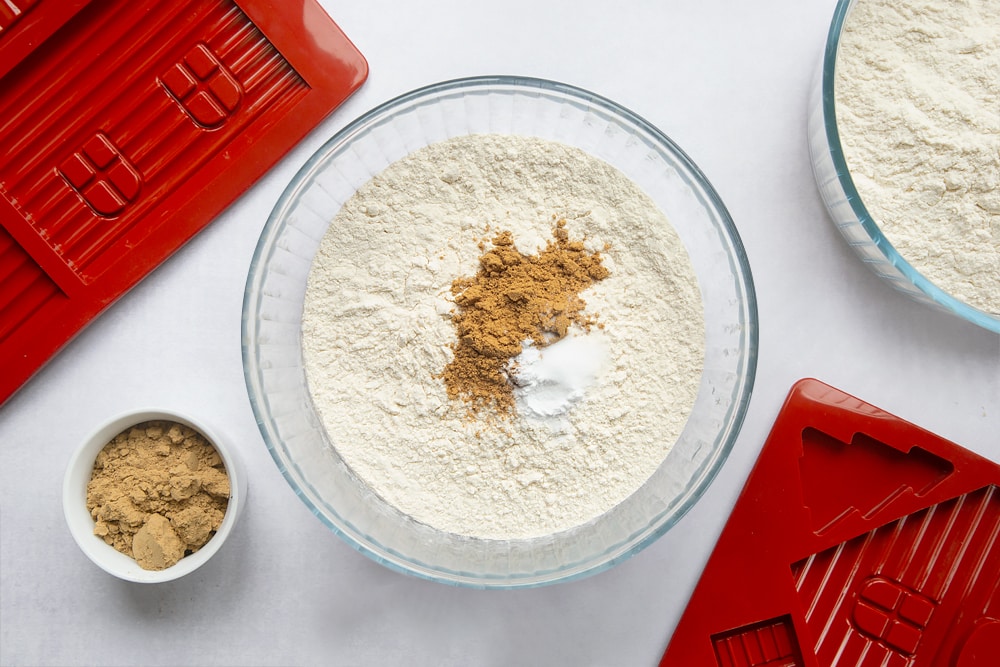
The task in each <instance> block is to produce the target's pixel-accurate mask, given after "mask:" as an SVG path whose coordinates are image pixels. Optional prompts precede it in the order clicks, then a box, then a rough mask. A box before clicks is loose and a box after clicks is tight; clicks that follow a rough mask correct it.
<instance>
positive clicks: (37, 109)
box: [0, 0, 368, 403]
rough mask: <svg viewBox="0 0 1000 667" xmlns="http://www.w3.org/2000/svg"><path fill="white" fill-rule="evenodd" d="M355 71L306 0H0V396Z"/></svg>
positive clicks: (180, 237) (360, 72) (319, 114)
mask: <svg viewBox="0 0 1000 667" xmlns="http://www.w3.org/2000/svg"><path fill="white" fill-rule="evenodd" d="M303 36H308V38H305V37H303ZM367 73H368V67H367V64H366V62H365V60H364V58H363V57H362V55H361V54H360V53H359V52H358V50H357V49H356V48H355V47H354V46H353V45H352V44H351V43H350V41H349V40H348V39H347V37H346V36H345V35H344V34H343V33H342V32H341V31H340V29H339V28H338V27H337V25H336V24H335V23H334V22H333V21H332V20H331V19H330V17H329V16H327V15H326V13H325V12H324V11H323V10H322V8H320V7H319V5H318V4H317V3H316V1H315V0H289V1H288V2H282V3H274V2H270V1H269V0H181V1H179V2H173V3H163V2H156V1H154V0H111V1H108V2H94V3H90V2H89V0H35V1H34V2H28V1H26V0H7V2H6V3H4V2H0V155H2V156H3V158H2V159H0V278H2V280H0V369H3V372H2V373H0V403H2V402H4V401H5V400H6V399H7V398H8V397H9V396H10V395H11V394H12V393H13V392H14V391H16V390H17V388H18V387H20V386H21V384H23V383H24V382H25V381H26V380H27V379H28V377H30V376H31V375H32V374H33V373H34V372H35V371H36V370H38V368H39V367H40V366H41V365H42V364H44V363H45V362H46V360H48V359H49V358H50V357H51V356H52V355H53V354H55V353H56V351H58V350H59V349H60V348H61V347H62V346H63V345H64V344H65V343H66V342H68V341H69V340H70V339H71V338H72V337H73V336H74V335H75V334H76V333H77V332H78V331H79V330H80V329H81V328H83V327H84V326H85V325H86V324H87V323H88V322H90V321H91V320H92V319H93V318H94V317H96V316H97V315H98V314H99V313H100V312H101V311H102V310H103V309H104V308H106V307H107V306H108V305H109V304H111V303H112V302H113V301H115V300H116V299H117V298H118V297H120V296H121V295H122V294H123V293H125V292H126V291H127V290H128V289H130V288H131V287H132V286H134V285H135V284H136V283H137V282H138V281H139V280H141V279H142V278H143V277H144V276H145V275H146V274H148V273H149V272H150V271H151V270H152V269H153V268H154V267H155V266H156V265H158V264H159V263H160V262H162V261H163V260H164V259H166V258H167V257H168V256H169V255H170V254H172V253H173V252H174V251H176V250H177V249H178V248H179V247H180V246H181V245H183V244H184V243H185V242H186V241H187V240H189V239H190V238H191V237H192V236H194V235H195V234H196V233H198V232H199V231H200V230H201V229H203V228H204V227H205V226H206V225H207V224H208V223H209V222H210V221H211V220H212V219H213V218H214V217H215V216H216V215H217V214H218V213H220V212H221V211H222V210H223V209H224V208H225V207H226V206H228V205H229V204H230V203H231V202H232V201H233V200H234V199H235V198H236V197H238V196H239V195H240V194H242V193H243V191H244V190H246V189H247V188H248V187H249V186H250V185H251V184H252V183H253V182H254V181H255V180H256V179H257V178H259V177H260V176H262V175H263V174H264V172H265V171H267V169H269V168H270V167H271V166H272V165H273V164H274V163H275V162H276V161H277V160H278V159H279V158H280V157H281V156H282V155H283V154H284V153H286V152H287V151H288V150H289V149H290V148H291V147H292V146H293V145H295V143H297V142H298V141H299V140H300V139H301V138H302V137H303V136H304V135H305V134H306V133H307V132H308V131H309V130H310V129H311V128H312V127H314V126H315V125H316V124H317V123H319V121H320V120H322V119H323V118H324V117H325V116H326V115H327V114H329V113H330V112H331V111H332V110H333V109H334V108H336V107H337V106H339V105H340V103H341V102H343V101H344V100H345V99H346V98H347V97H348V96H349V95H350V94H351V93H353V92H354V91H355V90H356V89H357V88H358V87H359V86H360V85H361V84H362V82H363V81H364V80H365V78H366V77H367Z"/></svg>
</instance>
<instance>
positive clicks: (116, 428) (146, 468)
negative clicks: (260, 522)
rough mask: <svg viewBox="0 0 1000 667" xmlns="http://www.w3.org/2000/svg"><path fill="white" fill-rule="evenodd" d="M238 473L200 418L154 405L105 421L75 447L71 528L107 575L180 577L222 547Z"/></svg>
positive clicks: (241, 493) (237, 502)
mask: <svg viewBox="0 0 1000 667" xmlns="http://www.w3.org/2000/svg"><path fill="white" fill-rule="evenodd" d="M245 494H246V478H245V475H244V474H243V472H242V468H241V466H240V463H239V462H238V461H237V460H236V457H235V454H234V452H233V451H232V448H231V447H229V446H228V445H227V444H226V443H225V442H224V441H222V440H221V439H220V438H219V437H218V436H217V435H216V434H215V433H213V432H212V431H211V430H210V429H208V428H207V427H205V426H204V425H203V424H199V423H195V422H194V421H192V420H191V419H189V418H186V417H182V416H180V415H177V414H173V413H168V412H163V411H159V410H144V411H138V412H130V413H128V414H125V415H121V416H119V417H117V418H115V419H112V420H111V421H109V422H108V423H107V424H106V425H104V426H102V427H101V428H99V429H98V430H97V431H96V432H95V433H94V434H93V435H91V436H90V437H89V438H87V440H86V441H85V442H84V444H83V445H82V446H81V447H80V449H79V450H78V451H77V452H76V454H74V456H73V459H72V460H71V461H70V464H69V467H68V469H67V472H66V478H65V481H64V485H63V507H64V511H65V514H66V520H67V522H68V524H69V527H70V531H71V532H72V534H73V537H74V539H75V540H76V542H77V544H78V545H79V546H80V548H81V549H83V551H84V553H85V554H86V555H87V556H88V557H89V558H90V559H91V560H92V561H93V562H94V563H96V564H97V565H98V566H99V567H101V568H102V569H103V570H105V571H106V572H109V573H110V574H113V575H115V576H117V577H120V578H122V579H126V580H128V581H136V582H146V583H153V582H162V581H169V580H172V579H176V578H178V577H181V576H183V575H185V574H187V573H189V572H192V571H193V570H195V569H197V568H198V567H200V566H201V565H202V564H204V563H205V562H206V561H207V560H208V559H209V558H210V557H211V556H212V555H213V554H214V553H215V552H216V551H218V549H219V547H220V546H221V545H222V542H223V541H225V538H226V536H227V535H228V534H229V532H230V531H231V530H232V527H233V525H234V523H235V521H236V519H237V517H238V515H239V513H240V511H241V509H242V505H243V499H244V497H245Z"/></svg>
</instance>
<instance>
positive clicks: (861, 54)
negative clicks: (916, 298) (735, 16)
mask: <svg viewBox="0 0 1000 667" xmlns="http://www.w3.org/2000/svg"><path fill="white" fill-rule="evenodd" d="M835 95H836V111H837V125H838V129H839V131H840V138H841V142H842V144H843V147H844V154H845V157H846V160H847V164H848V167H849V168H850V171H851V176H852V178H853V179H854V182H855V185H856V186H857V189H858V193H859V194H860V195H861V199H862V201H863V202H864V203H865V206H866V207H867V208H868V210H869V212H870V213H871V215H872V217H873V218H874V219H875V221H876V223H877V224H878V225H879V227H880V228H881V229H882V231H883V232H884V233H885V235H886V237H887V238H888V239H889V241H890V242H891V243H892V244H893V246H894V247H895V248H896V249H897V250H898V251H899V252H900V254H901V255H902V256H903V257H904V258H905V259H906V260H907V261H908V262H909V263H910V264H912V265H913V267H914V268H915V269H916V270H918V271H919V272H920V273H922V274H923V275H924V276H925V277H926V278H928V279H929V280H930V281H931V282H933V283H934V284H936V285H937V286H938V287H940V288H941V289H942V290H944V291H946V292H948V293H950V294H951V295H952V296H954V297H956V298H958V299H960V300H962V301H965V302H966V303H968V304H969V305H972V306H975V307H977V308H979V309H981V310H983V311H986V312H989V313H997V314H1000V2H997V0H858V1H857V2H856V3H855V4H854V7H853V8H852V9H851V12H850V15H849V16H848V17H847V20H846V22H845V25H844V30H843V35H842V38H841V43H840V50H839V52H838V55H837V63H836V81H835Z"/></svg>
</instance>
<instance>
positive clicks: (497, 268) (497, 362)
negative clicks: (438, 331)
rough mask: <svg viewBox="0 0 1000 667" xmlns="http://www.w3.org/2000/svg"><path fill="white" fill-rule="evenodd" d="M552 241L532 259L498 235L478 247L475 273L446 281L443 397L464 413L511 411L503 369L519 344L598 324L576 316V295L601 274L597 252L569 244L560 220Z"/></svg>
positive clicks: (579, 305)
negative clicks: (448, 336)
mask: <svg viewBox="0 0 1000 667" xmlns="http://www.w3.org/2000/svg"><path fill="white" fill-rule="evenodd" d="M552 236H553V238H552V239H550V240H549V241H548V242H547V244H546V246H545V248H543V249H542V250H541V251H540V252H539V253H538V254H537V255H525V254H523V253H521V252H520V251H519V250H518V249H517V248H516V247H515V245H514V237H513V235H512V234H511V232H509V231H501V232H499V233H497V234H496V235H495V236H494V237H493V239H492V241H491V246H492V247H489V248H488V249H487V244H486V243H481V244H480V249H482V250H483V251H484V252H483V254H482V255H481V256H480V258H479V270H478V272H477V273H476V275H474V276H472V277H461V278H457V279H456V280H455V281H453V282H452V286H451V292H452V295H453V297H454V300H455V305H456V307H457V310H456V312H455V314H454V316H453V317H452V324H453V325H454V327H455V332H456V334H457V336H458V340H457V341H456V342H455V344H454V345H453V346H452V351H453V353H454V357H453V358H452V361H451V362H450V363H449V364H448V365H447V366H446V367H445V369H444V372H443V373H442V378H443V380H444V382H445V386H446V388H447V391H448V397H449V398H452V399H460V400H462V401H464V402H465V403H466V404H467V405H468V408H469V414H470V416H475V415H477V414H478V413H480V412H481V411H483V410H491V411H495V412H496V414H498V415H499V416H501V417H509V416H510V415H511V414H512V413H513V410H514V386H513V384H512V383H511V381H510V364H511V360H513V359H514V358H515V357H517V356H518V355H519V354H520V353H521V351H522V349H523V344H524V343H525V342H530V343H532V344H534V345H535V346H536V347H539V348H541V347H545V346H547V345H551V344H552V343H554V342H556V341H558V340H560V339H562V338H564V337H565V336H566V334H567V332H568V331H569V327H570V326H571V325H574V324H575V325H577V326H579V327H581V328H582V329H584V330H589V329H590V327H592V326H594V325H595V324H596V325H597V326H600V325H599V324H598V323H597V318H598V315H597V314H596V313H595V314H587V313H585V312H584V309H585V308H586V305H587V304H586V302H585V301H584V300H583V299H582V298H581V297H580V293H581V292H582V291H583V290H585V289H586V288H588V287H590V286H591V285H592V284H594V283H595V282H597V281H600V280H603V279H604V278H606V277H607V276H608V275H609V272H608V270H607V268H606V267H605V266H604V265H603V263H602V258H601V253H600V252H589V251H588V250H587V249H586V248H585V247H584V244H583V241H574V240H570V238H569V233H568V232H567V230H566V221H565V220H558V221H557V222H556V223H555V225H554V226H553V229H552Z"/></svg>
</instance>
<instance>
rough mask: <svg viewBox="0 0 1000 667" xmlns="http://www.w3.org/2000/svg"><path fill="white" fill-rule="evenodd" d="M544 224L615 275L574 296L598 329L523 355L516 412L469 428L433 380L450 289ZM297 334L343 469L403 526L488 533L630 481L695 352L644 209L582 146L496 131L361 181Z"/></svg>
mask: <svg viewBox="0 0 1000 667" xmlns="http://www.w3.org/2000/svg"><path fill="white" fill-rule="evenodd" d="M553 216H556V218H565V219H566V221H567V226H566V229H567V231H568V232H569V235H570V238H571V239H583V240H584V241H585V246H586V247H587V249H588V250H590V251H591V252H593V251H597V250H600V251H601V255H602V258H603V263H604V266H605V267H606V268H607V269H608V270H609V271H610V276H609V277H607V278H605V279H604V280H601V281H599V282H597V283H595V284H594V286H592V287H591V288H589V289H587V290H585V291H584V292H583V293H582V294H581V296H582V297H583V298H584V299H585V301H586V302H587V311H586V312H588V313H596V314H598V321H599V322H600V323H601V324H603V329H600V330H598V329H597V328H592V329H591V332H590V333H587V332H584V331H581V330H576V329H571V333H570V336H569V337H568V338H566V339H563V340H562V341H560V342H559V343H556V344H554V345H551V346H549V347H546V348H542V349H541V350H534V351H532V350H530V349H526V350H525V352H524V353H523V354H522V355H521V357H519V359H518V361H519V366H520V369H521V370H520V371H519V372H518V375H517V378H518V382H519V383H521V384H522V386H521V387H520V388H518V389H517V392H516V393H517V412H516V414H515V415H514V416H513V417H511V418H510V419H506V420H500V421H499V422H497V423H491V422H490V421H489V420H483V419H474V418H470V416H469V413H468V406H467V404H465V403H463V402H462V401H459V400H450V399H449V398H448V396H447V393H446V388H445V384H444V382H443V380H442V379H441V378H440V373H441V372H442V371H443V369H444V368H445V366H446V365H447V364H448V362H449V361H450V360H451V357H452V351H451V349H452V348H451V346H452V345H453V344H454V343H455V340H456V335H455V330H454V327H453V326H452V324H451V322H450V317H451V315H452V313H453V311H454V309H455V306H454V303H453V302H452V296H451V291H450V290H451V285H452V282H453V281H454V280H455V279H456V278H458V277H468V276H473V275H475V274H476V271H477V270H478V260H479V257H480V256H481V254H482V252H483V250H482V247H481V246H480V243H481V242H483V241H485V242H487V243H486V247H488V246H489V243H488V241H489V240H490V239H492V238H493V236H494V234H495V233H497V232H499V231H502V230H509V231H510V232H512V234H513V236H514V239H515V243H516V245H517V248H518V249H519V250H520V251H521V252H523V253H537V252H538V251H539V250H541V249H542V248H543V247H544V246H545V243H546V241H547V240H549V239H551V238H552V225H553ZM605 244H609V245H608V247H607V249H605ZM302 336H303V349H304V357H305V365H306V373H307V378H308V382H309V387H310V391H311V393H312V395H313V399H314V402H315V404H316V407H317V410H318V411H319V415H320V418H321V419H322V421H323V423H324V425H325V427H326V429H327V432H328V433H329V435H330V438H331V440H332V442H333V443H334V446H335V447H336V449H337V451H338V452H339V454H340V455H341V456H342V458H343V459H344V461H345V462H346V463H347V464H348V465H349V466H350V467H351V469H352V470H353V471H354V473H355V474H356V475H357V476H358V478H360V480H362V481H363V482H364V483H366V484H367V485H368V486H369V487H370V488H371V489H372V490H373V491H374V492H375V493H376V494H378V495H379V496H380V497H381V498H382V499H384V500H385V501H386V502H388V503H390V504H391V505H393V506H395V507H396V508H398V509H399V510H400V511H402V512H403V513H405V514H408V515H410V516H411V517H413V518H414V519H416V520H417V521H421V522H423V523H426V524H428V525H430V526H433V527H435V528H438V529H440V530H444V531H448V532H452V533H456V534H461V535H469V536H475V537H482V538H497V539H513V538H530V537H536V536H540V535H546V534H550V533H553V532H557V531H561V530H564V529H568V528H571V527H574V526H577V525H579V524H582V523H585V522H587V521H588V520H590V519H592V518H594V517H596V516H598V515H600V514H602V513H604V512H606V511H607V510H608V509H610V508H612V507H614V506H615V505H616V504H618V503H620V502H621V501H622V500H624V499H625V498H627V497H628V496H629V495H630V494H631V493H632V492H633V491H635V490H636V489H637V488H638V487H639V486H641V485H642V484H643V483H644V482H645V481H646V480H647V479H648V478H649V476H650V475H651V474H652V473H653V472H654V471H655V470H656V468H657V467H658V466H659V465H660V463H661V462H662V461H663V459H664V457H665V456H666V455H667V453H668V452H669V451H670V449H671V447H672V445H673V443H674V442H675V441H676V440H677V438H678V436H679V435H680V433H681V430H682V429H683V427H684V424H685V422H686V420H687V418H688V415H689V414H690V411H691V408H692V405H693V403H694V400H695V396H696V394H697V391H698V387H699V384H700V380H701V372H702V366H703V363H704V345H705V342H704V341H705V337H704V324H703V313H702V304H701V298H700V293H699V289H698V286H697V282H696V278H695V275H694V271H693V268H692V266H691V263H690V260H689V258H688V257H687V254H686V252H685V251H684V250H683V247H682V245H681V243H680V241H679V239H678V237H677V235H676V232H675V231H674V230H673V228H672V227H671V226H670V224H669V223H668V222H667V220H666V219H665V218H664V216H663V214H662V213H661V212H660V211H659V210H658V208H657V207H656V206H655V205H654V204H653V202H652V201H651V200H650V199H649V198H648V197H647V196H646V195H645V194H644V193H643V192H642V191H641V190H639V188H638V187H637V186H636V185H635V184H633V183H632V182H631V181H630V180H629V179H627V178H626V177H625V176H624V175H622V174H621V173H620V172H618V171H617V170H615V169H613V168H612V167H610V166H609V165H608V164H606V163H604V162H603V161H600V160H598V159H596V158H594V157H591V156H589V155H588V154H586V153H584V152H582V151H580V150H577V149H574V148H571V147H568V146H565V145H562V144H559V143H554V142H549V141H543V140H540V139H532V138H526V137H516V136H508V135H472V136H468V137H461V138H456V139H452V140H448V141H444V142H440V143H437V144H433V145H431V146H428V147H426V148H424V149H421V150H418V151H416V152H414V153H412V154H411V155H409V156H407V157H405V158H403V159H401V160H399V161H397V162H395V163H394V164H392V165H390V166H389V167H388V168H387V169H386V170H385V171H383V172H382V173H381V174H379V175H377V176H376V177H374V178H373V179H372V180H371V181H369V182H368V183H367V184H366V185H364V186H363V187H361V188H360V189H359V190H358V191H357V193H356V194H355V195H354V196H353V197H352V198H351V199H350V200H349V201H348V202H347V203H346V204H345V206H344V207H343V209H342V210H341V212H340V213H339V214H338V215H337V217H336V219H335V220H334V221H333V224H332V225H331V227H330V229H329V231H328V232H327V234H326V236H325V237H324V239H323V240H322V243H321V246H320V248H319V251H318V253H317V255H316V259H315V260H314V264H313V267H312V270H311V274H310V278H309V284H308V287H307V292H306V299H305V307H304V313H303V325H302ZM567 353H568V354H567ZM580 353H584V354H588V355H590V356H589V357H588V359H590V361H587V362H585V363H584V364H583V366H584V367H583V368H580V369H577V370H576V371H572V372H570V371H568V370H567V367H566V357H567V356H569V357H572V356H573V355H578V354H580ZM532 355H534V356H532ZM560 357H562V358H563V361H562V362H560V361H559V358H560ZM532 387H534V388H532Z"/></svg>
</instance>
